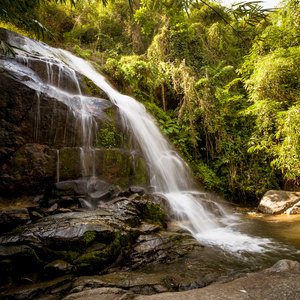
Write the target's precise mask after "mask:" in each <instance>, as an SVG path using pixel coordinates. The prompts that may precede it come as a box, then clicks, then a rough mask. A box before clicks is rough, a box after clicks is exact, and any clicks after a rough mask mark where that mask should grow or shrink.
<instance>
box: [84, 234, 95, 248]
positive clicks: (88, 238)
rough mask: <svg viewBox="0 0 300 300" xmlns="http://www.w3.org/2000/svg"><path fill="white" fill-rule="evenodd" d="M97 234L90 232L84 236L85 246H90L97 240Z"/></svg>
mask: <svg viewBox="0 0 300 300" xmlns="http://www.w3.org/2000/svg"><path fill="white" fill-rule="evenodd" d="M96 236H97V233H96V232H95V231H88V232H86V233H85V234H84V237H83V241H84V243H85V244H87V245H88V244H90V243H91V242H93V241H94V240H95V238H96Z"/></svg>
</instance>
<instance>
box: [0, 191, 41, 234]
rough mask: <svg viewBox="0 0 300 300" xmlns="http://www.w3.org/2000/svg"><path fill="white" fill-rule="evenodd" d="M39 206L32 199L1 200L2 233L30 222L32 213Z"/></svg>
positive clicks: (0, 225) (0, 219)
mask: <svg viewBox="0 0 300 300" xmlns="http://www.w3.org/2000/svg"><path fill="white" fill-rule="evenodd" d="M38 209H39V205H38V204H37V203H36V202H35V201H33V200H32V199H31V198H28V197H22V198H14V199H3V198H0V232H5V231H9V230H11V229H13V228H15V227H17V226H19V225H22V224H25V223H27V222H28V221H30V212H32V211H34V210H38Z"/></svg>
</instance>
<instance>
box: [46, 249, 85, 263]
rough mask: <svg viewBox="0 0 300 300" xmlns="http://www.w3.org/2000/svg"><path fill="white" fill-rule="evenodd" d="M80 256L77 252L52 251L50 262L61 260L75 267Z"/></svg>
mask: <svg viewBox="0 0 300 300" xmlns="http://www.w3.org/2000/svg"><path fill="white" fill-rule="evenodd" d="M79 256H80V253H78V252H75V251H51V255H49V256H48V259H49V258H50V257H51V259H50V260H57V259H60V260H64V261H66V262H68V263H70V264H72V265H74V264H75V262H76V260H77V258H78V257H79Z"/></svg>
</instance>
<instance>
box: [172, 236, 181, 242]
mask: <svg viewBox="0 0 300 300" xmlns="http://www.w3.org/2000/svg"><path fill="white" fill-rule="evenodd" d="M182 240H183V236H182V235H177V236H175V237H174V238H173V242H174V243H181V242H182Z"/></svg>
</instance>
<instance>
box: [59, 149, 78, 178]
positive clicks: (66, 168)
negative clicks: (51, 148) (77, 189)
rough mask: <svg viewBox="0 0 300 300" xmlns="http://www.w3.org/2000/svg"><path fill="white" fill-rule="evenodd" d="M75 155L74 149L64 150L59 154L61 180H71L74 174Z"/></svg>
mask: <svg viewBox="0 0 300 300" xmlns="http://www.w3.org/2000/svg"><path fill="white" fill-rule="evenodd" d="M75 162H76V155H75V151H74V149H64V150H63V151H60V153H59V169H60V170H59V173H60V176H61V177H62V178H72V175H73V174H74V173H75Z"/></svg>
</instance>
